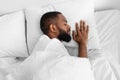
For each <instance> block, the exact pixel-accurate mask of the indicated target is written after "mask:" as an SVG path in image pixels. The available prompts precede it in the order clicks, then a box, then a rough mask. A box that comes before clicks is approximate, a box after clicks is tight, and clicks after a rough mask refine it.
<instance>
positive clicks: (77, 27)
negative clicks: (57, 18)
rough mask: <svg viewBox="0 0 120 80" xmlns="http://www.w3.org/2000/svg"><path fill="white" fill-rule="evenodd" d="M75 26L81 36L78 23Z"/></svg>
mask: <svg viewBox="0 0 120 80" xmlns="http://www.w3.org/2000/svg"><path fill="white" fill-rule="evenodd" d="M75 26H76V32H77V34H79V26H78V23H76V24H75Z"/></svg>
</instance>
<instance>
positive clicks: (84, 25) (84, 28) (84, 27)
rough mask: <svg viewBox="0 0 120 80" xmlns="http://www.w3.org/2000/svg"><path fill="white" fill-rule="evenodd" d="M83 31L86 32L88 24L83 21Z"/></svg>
mask: <svg viewBox="0 0 120 80" xmlns="http://www.w3.org/2000/svg"><path fill="white" fill-rule="evenodd" d="M83 31H86V23H85V21H83Z"/></svg>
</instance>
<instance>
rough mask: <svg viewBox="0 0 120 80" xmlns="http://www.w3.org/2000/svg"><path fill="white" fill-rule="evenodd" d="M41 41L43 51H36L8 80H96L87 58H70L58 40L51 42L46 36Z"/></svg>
mask: <svg viewBox="0 0 120 80" xmlns="http://www.w3.org/2000/svg"><path fill="white" fill-rule="evenodd" d="M41 39H42V40H41ZM41 39H40V40H39V43H42V45H44V46H42V49H40V50H37V51H34V52H33V53H32V55H31V56H30V57H28V58H27V59H26V60H25V61H24V62H23V63H22V64H20V65H19V66H18V67H16V68H14V69H13V70H12V71H11V73H10V74H9V76H7V77H8V80H9V79H10V78H12V79H13V80H94V75H93V72H92V70H91V65H90V62H89V60H88V59H87V58H78V57H72V56H70V55H69V53H68V52H67V50H66V49H65V47H64V45H63V44H62V43H61V42H60V41H59V40H57V39H51V40H49V39H48V38H47V37H45V36H42V37H41ZM43 39H44V40H43ZM46 39H48V40H46ZM46 43H47V44H46ZM37 46H38V45H37ZM39 47H41V45H39ZM43 48H44V49H43ZM10 80H11V79H10Z"/></svg>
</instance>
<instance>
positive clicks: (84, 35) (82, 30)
mask: <svg viewBox="0 0 120 80" xmlns="http://www.w3.org/2000/svg"><path fill="white" fill-rule="evenodd" d="M58 27H59V28H60V29H62V30H64V31H65V32H66V33H68V34H69V35H70V26H69V25H68V24H67V20H66V18H65V17H64V16H63V15H62V14H59V15H58V19H57V21H56V23H55V24H51V25H50V30H49V33H48V36H49V37H50V38H51V39H52V38H57V36H58V35H59V34H60V32H59V28H58ZM75 27H76V30H75V31H72V37H73V39H74V40H75V41H76V42H77V43H78V46H79V47H78V52H79V53H78V56H79V57H83V58H87V41H88V32H89V28H88V25H86V23H85V21H83V20H81V21H80V25H78V23H75Z"/></svg>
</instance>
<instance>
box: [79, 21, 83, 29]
mask: <svg viewBox="0 0 120 80" xmlns="http://www.w3.org/2000/svg"><path fill="white" fill-rule="evenodd" d="M80 31H83V21H82V20H81V21H80Z"/></svg>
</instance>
